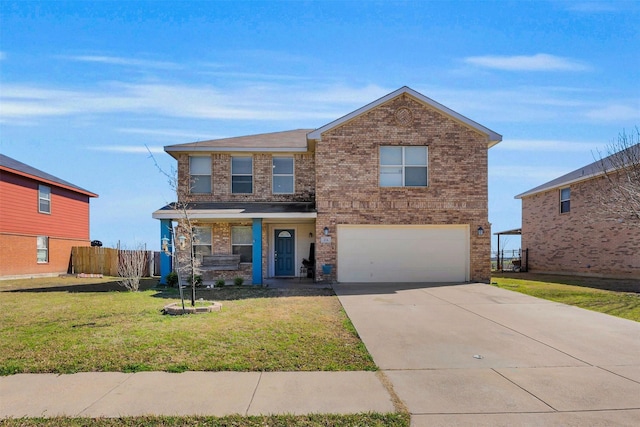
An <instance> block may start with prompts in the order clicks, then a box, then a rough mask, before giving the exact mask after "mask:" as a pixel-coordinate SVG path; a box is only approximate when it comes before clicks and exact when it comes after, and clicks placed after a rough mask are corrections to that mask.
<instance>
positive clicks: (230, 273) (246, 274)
mask: <svg viewBox="0 0 640 427" xmlns="http://www.w3.org/2000/svg"><path fill="white" fill-rule="evenodd" d="M153 217H154V218H156V219H159V220H160V222H161V233H160V234H161V237H160V238H161V239H162V240H163V242H164V244H163V247H164V248H166V250H164V251H163V254H162V257H161V272H160V273H161V283H164V282H165V281H166V276H167V275H168V274H169V273H170V272H171V271H173V269H174V266H173V265H172V262H173V259H172V258H173V257H172V255H173V253H174V252H173V251H174V244H173V241H172V240H173V238H174V237H175V238H176V239H179V236H176V234H177V232H176V231H174V230H176V227H177V226H176V225H175V224H174V223H178V222H180V221H182V223H184V220H185V218H186V217H188V222H189V224H191V228H192V231H191V233H192V239H193V242H191V247H192V252H193V254H194V255H195V257H196V259H197V264H198V266H202V273H200V274H202V276H203V280H204V281H205V282H213V283H215V281H216V280H219V279H224V280H225V281H226V282H227V284H231V283H233V281H234V279H235V278H236V277H242V278H243V279H244V283H245V284H253V285H263V284H266V283H265V281H266V280H268V279H278V280H280V279H305V282H306V281H307V280H308V279H311V281H312V282H313V276H315V273H314V274H311V276H312V277H307V276H308V274H307V269H306V268H305V269H302V268H301V267H302V266H303V260H309V259H310V258H312V259H311V261H312V262H313V258H315V251H314V248H315V242H316V212H315V207H314V205H313V204H312V203H278V204H274V203H243V204H230V203H191V204H188V205H187V208H186V209H176V206H175V204H171V205H168V206H165V207H164V208H162V209H160V210H159V211H156V212H154V214H153ZM176 250H179V248H176ZM231 256H240V262H239V263H238V264H237V266H235V267H233V268H232V267H231V266H230V265H226V264H229V263H225V265H224V266H216V265H215V263H214V265H209V264H211V260H213V261H215V260H216V258H217V257H219V258H221V259H222V258H225V259H226V257H231ZM203 261H204V262H203ZM300 276H304V277H300Z"/></svg>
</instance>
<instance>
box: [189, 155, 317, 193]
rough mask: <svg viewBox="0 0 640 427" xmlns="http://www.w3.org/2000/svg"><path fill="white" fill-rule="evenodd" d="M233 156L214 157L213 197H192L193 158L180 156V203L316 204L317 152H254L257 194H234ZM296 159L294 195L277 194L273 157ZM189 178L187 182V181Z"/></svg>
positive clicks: (254, 186)
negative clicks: (191, 164) (272, 175)
mask: <svg viewBox="0 0 640 427" xmlns="http://www.w3.org/2000/svg"><path fill="white" fill-rule="evenodd" d="M231 157H232V155H231V154H229V153H213V154H212V155H211V164H212V167H211V169H212V170H211V194H189V179H188V177H189V155H188V154H180V155H179V156H178V176H179V177H180V179H179V183H178V200H179V201H180V202H312V201H313V199H314V196H315V160H314V156H313V153H302V154H285V153H283V154H280V153H278V154H273V155H272V154H271V153H267V154H265V153H254V154H253V155H252V157H253V193H252V194H233V193H231ZM273 157H293V163H294V180H295V182H294V194H273V192H272V189H271V187H272V183H271V172H272V170H273V168H272V158H273ZM185 178H186V179H185Z"/></svg>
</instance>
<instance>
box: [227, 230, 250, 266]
mask: <svg viewBox="0 0 640 427" xmlns="http://www.w3.org/2000/svg"><path fill="white" fill-rule="evenodd" d="M231 252H232V253H233V254H240V262H252V261H253V232H252V230H251V227H250V226H234V227H231Z"/></svg>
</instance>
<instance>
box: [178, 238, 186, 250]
mask: <svg viewBox="0 0 640 427" xmlns="http://www.w3.org/2000/svg"><path fill="white" fill-rule="evenodd" d="M178 240H179V241H180V249H184V247H185V244H186V242H187V238H186V237H184V236H180V237H178Z"/></svg>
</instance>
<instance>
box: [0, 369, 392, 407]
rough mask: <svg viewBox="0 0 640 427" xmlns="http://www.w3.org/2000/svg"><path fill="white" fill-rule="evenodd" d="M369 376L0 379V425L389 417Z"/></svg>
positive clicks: (388, 402)
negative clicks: (3, 421) (57, 420)
mask: <svg viewBox="0 0 640 427" xmlns="http://www.w3.org/2000/svg"><path fill="white" fill-rule="evenodd" d="M378 376H379V374H376V373H375V372H264V373H260V372H184V373H180V374H172V373H166V372H139V373H132V374H126V373H117V372H103V373H100V372H96V373H92V372H89V373H78V374H72V375H55V374H18V375H11V376H6V377H0V418H8V417H14V418H17V417H53V416H58V415H60V416H69V417H92V418H95V417H120V416H140V415H211V416H225V415H233V414H240V415H268V414H294V415H303V414H311V413H337V414H350V413H360V412H394V410H395V409H394V406H393V402H392V399H391V395H390V394H389V393H388V391H387V390H386V389H385V387H384V386H383V383H382V382H381V381H380V380H379V378H378Z"/></svg>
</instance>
